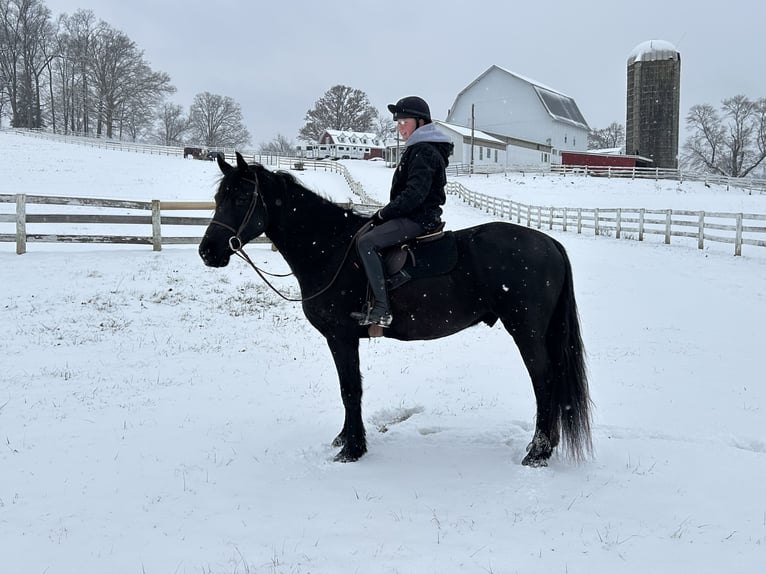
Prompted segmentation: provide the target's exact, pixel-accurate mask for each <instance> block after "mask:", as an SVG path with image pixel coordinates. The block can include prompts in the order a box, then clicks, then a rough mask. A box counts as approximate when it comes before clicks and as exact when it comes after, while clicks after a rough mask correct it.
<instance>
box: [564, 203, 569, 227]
mask: <svg viewBox="0 0 766 574" xmlns="http://www.w3.org/2000/svg"><path fill="white" fill-rule="evenodd" d="M568 217H569V216H568V215H567V208H566V207H565V208H564V229H563V231H566V230H567V219H568Z"/></svg>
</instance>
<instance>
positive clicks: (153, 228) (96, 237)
mask: <svg viewBox="0 0 766 574" xmlns="http://www.w3.org/2000/svg"><path fill="white" fill-rule="evenodd" d="M2 204H12V205H13V204H15V211H14V212H12V213H10V212H8V210H7V209H6V210H0V242H5V243H8V242H15V243H16V253H18V254H19V255H21V254H24V253H26V251H27V243H111V244H132V245H151V246H152V248H153V250H154V251H160V250H161V249H162V246H163V245H193V244H198V243H199V242H200V241H201V240H202V236H201V235H200V234H199V233H197V232H196V231H197V230H198V229H199V228H200V227H207V225H208V224H209V223H210V218H211V217H212V213H213V210H214V209H215V203H213V202H212V201H160V200H158V199H154V200H151V201H128V200H119V199H97V198H92V197H58V196H42V195H25V194H14V195H9V194H0V205H2ZM30 205H41V206H57V209H58V211H56V212H55V213H46V212H38V211H36V210H35V211H34V212H31V211H30V210H29V209H28V207H29V206H30ZM342 205H343V206H345V207H350V206H351V205H352V204H350V203H343V204H342ZM353 206H354V207H356V208H360V209H361V210H363V211H364V210H366V209H367V210H369V208H370V207H374V206H372V205H370V206H368V205H366V204H363V203H359V204H353ZM3 211H5V212H3ZM201 211H202V212H206V215H204V216H202V215H199V212H201ZM180 212H183V213H180ZM8 224H10V225H8ZM14 225H15V231H14V232H13V233H3V232H2V231H3V226H5V227H6V229H7V228H11V229H12V228H13V226H14ZM51 225H55V231H51V232H41V231H40V230H38V229H37V228H40V229H41V230H44V229H45V228H48V229H50V227H49V226H51ZM102 225H109V226H114V225H119V226H124V228H123V229H127V230H130V231H133V230H135V233H132V234H127V233H123V234H104V233H97V232H95V231H94V230H97V229H98V227H99V226H102ZM170 226H173V227H175V228H176V229H178V228H179V227H185V228H187V231H188V230H191V231H193V233H192V234H189V235H166V234H165V232H167V229H168V227H170ZM29 227H35V228H36V229H35V230H31V229H29ZM64 228H66V229H67V230H71V232H68V233H61V232H60V231H59V230H61V229H64ZM110 229H111V227H110ZM254 242H255V243H269V240H268V239H267V238H265V237H259V238H257V239H255V240H254Z"/></svg>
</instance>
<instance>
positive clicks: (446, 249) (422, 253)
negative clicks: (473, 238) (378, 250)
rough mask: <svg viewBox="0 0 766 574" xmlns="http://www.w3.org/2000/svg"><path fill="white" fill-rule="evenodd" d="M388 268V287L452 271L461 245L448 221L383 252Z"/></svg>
mask: <svg viewBox="0 0 766 574" xmlns="http://www.w3.org/2000/svg"><path fill="white" fill-rule="evenodd" d="M381 255H382V257H383V265H384V267H385V270H386V288H387V289H388V290H389V291H392V290H394V289H396V288H397V287H401V286H402V285H404V284H405V283H408V282H409V281H411V280H413V279H420V278H423V277H433V276H435V275H443V274H445V273H449V272H450V271H452V269H454V268H455V264H456V263H457V246H456V242H455V236H454V234H453V233H452V232H451V231H444V223H442V224H441V225H440V226H439V227H438V228H437V229H436V230H434V231H432V232H430V233H428V234H426V235H421V236H419V237H416V238H415V239H413V240H412V241H408V242H406V243H402V244H400V245H394V246H393V247H389V248H388V249H385V250H384V251H383V253H382V254H381Z"/></svg>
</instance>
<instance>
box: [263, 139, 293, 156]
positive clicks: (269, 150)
mask: <svg viewBox="0 0 766 574" xmlns="http://www.w3.org/2000/svg"><path fill="white" fill-rule="evenodd" d="M258 153H260V154H264V155H284V156H293V155H295V144H294V143H293V142H291V141H290V140H288V139H287V138H286V137H285V136H283V135H282V134H277V135H276V136H275V137H274V139H273V140H271V141H270V142H268V143H262V144H261V145H260V147H259V148H258Z"/></svg>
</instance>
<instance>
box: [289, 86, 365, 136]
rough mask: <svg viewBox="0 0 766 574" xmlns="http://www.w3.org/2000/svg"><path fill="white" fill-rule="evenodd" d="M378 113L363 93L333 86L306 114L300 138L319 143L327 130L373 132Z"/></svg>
mask: <svg viewBox="0 0 766 574" xmlns="http://www.w3.org/2000/svg"><path fill="white" fill-rule="evenodd" d="M377 117H378V111H377V110H376V109H375V108H374V107H373V106H372V105H371V104H370V101H369V99H368V98H367V95H366V94H365V93H364V92H362V91H361V90H355V89H353V88H350V87H348V86H341V85H337V86H333V87H332V88H330V89H329V90H328V91H327V92H325V94H324V95H323V96H322V97H321V98H320V99H319V101H317V102H316V104H315V105H314V109H312V110H309V111H307V112H306V117H305V120H306V124H305V125H304V126H303V127H302V128H301V129H300V131H299V132H298V135H299V137H300V138H301V139H303V140H305V141H318V140H319V138H320V137H321V136H322V134H323V133H324V131H325V130H328V129H332V130H350V131H355V132H369V131H372V126H373V122H374V121H375V119H376V118H377Z"/></svg>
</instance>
